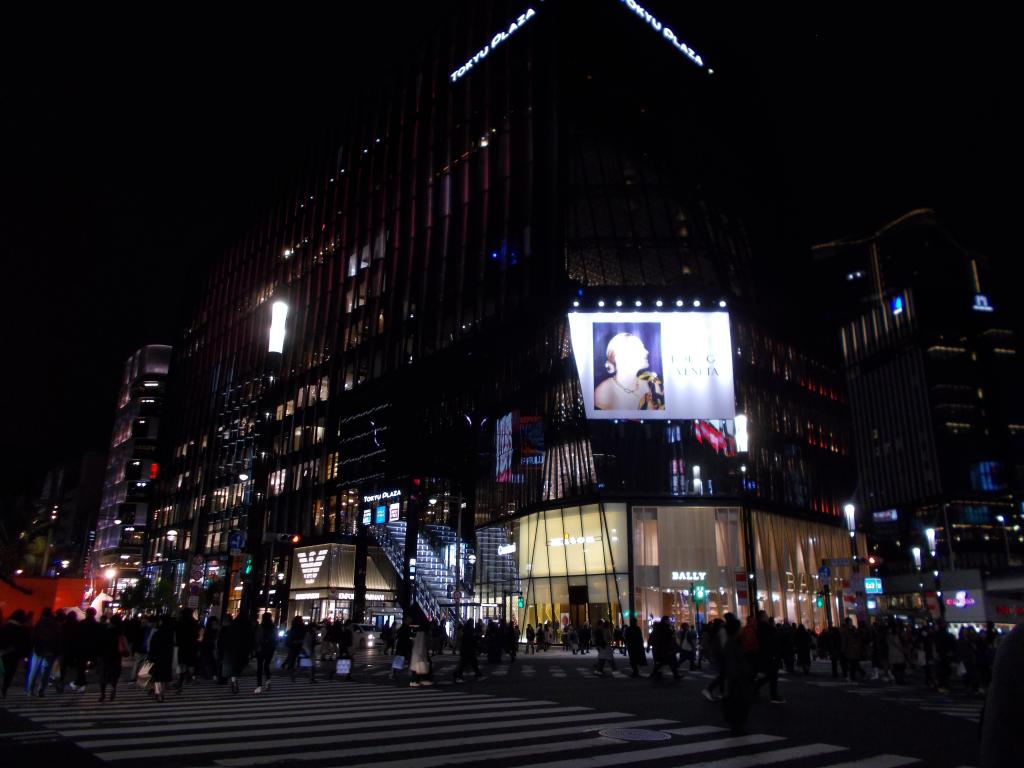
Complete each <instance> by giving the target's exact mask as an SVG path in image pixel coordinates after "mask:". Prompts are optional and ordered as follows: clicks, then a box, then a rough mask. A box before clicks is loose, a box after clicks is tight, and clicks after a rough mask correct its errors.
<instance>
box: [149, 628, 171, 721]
mask: <svg viewBox="0 0 1024 768" xmlns="http://www.w3.org/2000/svg"><path fill="white" fill-rule="evenodd" d="M149 660H150V662H151V663H152V665H153V666H152V667H151V668H150V671H149V675H150V679H151V680H152V681H153V695H154V697H155V698H156V700H157V701H163V700H164V686H165V685H167V684H169V683H170V682H171V681H172V680H173V679H174V670H173V669H172V664H173V660H174V622H173V620H172V619H171V617H170V616H168V615H167V614H161V615H160V617H159V618H158V619H157V625H156V630H154V632H153V635H152V637H150V638H149Z"/></svg>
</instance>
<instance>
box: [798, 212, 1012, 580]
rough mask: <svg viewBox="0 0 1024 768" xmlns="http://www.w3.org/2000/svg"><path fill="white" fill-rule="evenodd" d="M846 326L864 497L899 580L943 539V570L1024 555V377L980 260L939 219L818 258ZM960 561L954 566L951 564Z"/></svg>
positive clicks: (920, 220) (822, 250)
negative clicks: (914, 553) (1023, 389)
mask: <svg viewBox="0 0 1024 768" xmlns="http://www.w3.org/2000/svg"><path fill="white" fill-rule="evenodd" d="M814 253H815V256H816V257H817V259H818V261H819V263H820V265H821V266H822V267H823V269H824V274H826V275H827V276H828V278H827V279H828V280H829V282H828V283H827V284H824V285H823V290H824V291H825V292H826V293H827V294H828V295H830V296H833V297H835V299H836V301H835V302H834V308H835V310H836V311H837V312H838V313H840V314H841V315H842V327H841V330H840V343H841V345H842V355H843V360H844V363H845V368H846V378H847V383H848V389H849V397H850V407H851V411H852V417H853V434H854V446H855V454H856V459H857V468H858V478H859V487H858V494H857V495H858V498H859V500H860V503H861V505H862V506H863V508H864V510H865V513H866V515H865V516H866V518H867V519H868V520H871V521H873V533H874V538H875V540H876V542H877V544H878V550H877V551H878V553H879V554H881V555H882V556H883V558H884V560H885V564H886V566H887V567H888V568H889V569H890V571H898V570H909V569H911V568H912V567H913V564H912V560H911V555H910V547H911V546H920V547H921V548H922V550H924V551H925V552H927V545H926V544H925V543H924V542H925V535H924V531H925V530H926V529H927V528H935V529H936V530H937V531H938V550H937V551H938V554H939V557H940V562H941V563H942V567H943V568H949V567H950V565H951V564H954V565H955V566H956V567H957V568H961V569H962V568H974V569H981V570H991V569H996V568H1002V567H1005V566H1006V565H1007V559H1008V557H1009V558H1010V559H1011V560H1017V559H1019V558H1020V556H1021V554H1022V553H1024V534H1022V533H1021V523H1024V517H1022V512H1024V510H1022V508H1021V500H1022V499H1024V493H1022V491H1024V411H1022V400H1021V397H1020V382H1021V367H1020V363H1019V359H1018V350H1017V341H1016V337H1015V334H1014V328H1013V323H1012V320H1011V319H1010V315H1009V313H1008V312H1007V311H1006V309H1007V307H1005V306H1003V305H1002V302H1003V301H1011V300H1014V297H1013V291H1010V290H1001V287H1000V286H998V285H994V284H993V281H992V279H991V278H990V272H989V270H988V269H987V268H986V263H985V260H984V258H983V257H982V256H980V255H978V254H974V253H971V252H969V251H968V250H967V249H965V248H963V247H962V246H960V245H959V244H958V243H957V242H956V240H955V239H954V238H953V236H952V235H951V234H950V233H949V232H948V231H947V230H946V229H945V228H944V227H943V226H942V224H941V223H940V222H939V220H938V218H937V217H936V215H935V213H934V212H933V211H931V210H926V209H922V210H915V211H912V212H910V213H908V214H906V215H904V216H901V217H900V218H899V219H897V220H895V221H893V222H891V223H889V224H886V225H885V226H884V227H882V228H881V229H880V230H879V231H878V232H876V233H874V234H873V235H869V236H867V237H863V238H859V239H844V240H838V241H835V242H831V243H825V244H822V245H819V246H816V247H815V248H814ZM951 559H952V561H953V562H952V563H951Z"/></svg>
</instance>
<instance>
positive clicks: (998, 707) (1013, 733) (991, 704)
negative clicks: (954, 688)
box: [981, 624, 1024, 768]
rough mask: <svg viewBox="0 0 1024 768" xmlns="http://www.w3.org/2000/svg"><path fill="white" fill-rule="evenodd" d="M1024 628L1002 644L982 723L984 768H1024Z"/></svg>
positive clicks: (1019, 626)
mask: <svg viewBox="0 0 1024 768" xmlns="http://www.w3.org/2000/svg"><path fill="white" fill-rule="evenodd" d="M1021 691H1024V624H1018V625H1017V626H1016V627H1014V628H1013V630H1012V631H1011V632H1010V634H1008V635H1007V636H1006V637H1005V638H1004V639H1003V641H1002V642H1001V643H1000V644H999V647H998V649H997V650H996V657H995V662H994V664H993V666H992V682H991V684H990V685H989V687H988V694H987V696H986V698H985V709H984V710H983V712H984V714H983V717H982V721H981V765H982V768H1004V766H1009V765H1024V739H1021V737H1020V725H1021V723H1024V696H1021Z"/></svg>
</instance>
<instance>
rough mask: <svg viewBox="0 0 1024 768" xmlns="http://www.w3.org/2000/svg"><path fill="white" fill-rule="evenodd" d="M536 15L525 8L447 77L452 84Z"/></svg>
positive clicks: (531, 9) (530, 9)
mask: <svg viewBox="0 0 1024 768" xmlns="http://www.w3.org/2000/svg"><path fill="white" fill-rule="evenodd" d="M536 15H537V12H536V11H535V10H533V8H527V9H526V12H525V13H521V14H519V16H517V17H516V18H515V19H513V20H512V22H511V23H510V24H509V25H508V27H506V28H503V29H500V30H499V31H498V33H497V34H496V35H494V37H492V38H491V42H489V43H487V44H486V45H485V46H484V47H483V48H481V49H480V50H479V51H477V52H476V53H474V54H473V55H472V56H470V57H469V59H467V60H466V63H465V64H463V65H462V66H461V67H459V68H458V69H456V70H455V71H454V72H452V73H451V74H450V75H448V77H449V78H450V79H451V81H452V83H456V82H458V81H459V79H461V78H462V77H465V75H466V74H467V73H468V72H469V71H470V70H471V69H473V67H475V66H476V65H477V64H479V63H480V62H481V61H483V60H484V59H485V58H487V54H489V53H490V52H491V51H493V50H494V49H495V48H497V47H498V46H499V45H501V44H502V43H504V42H505V41H506V40H508V39H509V38H510V37H512V35H513V34H515V33H516V32H518V31H519V30H520V29H522V27H523V25H524V24H526V22H528V21H529V20H530V19H532V18H533V17H534V16H536Z"/></svg>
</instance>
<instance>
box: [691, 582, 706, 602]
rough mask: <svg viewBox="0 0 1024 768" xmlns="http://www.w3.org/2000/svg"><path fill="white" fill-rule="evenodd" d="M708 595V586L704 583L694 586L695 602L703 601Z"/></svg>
mask: <svg viewBox="0 0 1024 768" xmlns="http://www.w3.org/2000/svg"><path fill="white" fill-rule="evenodd" d="M706 596H707V587H706V586H704V585H703V584H695V585H694V587H693V599H694V601H695V602H698V603H702V602H704V598H705V597H706Z"/></svg>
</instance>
